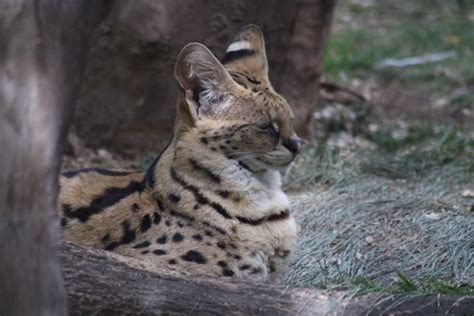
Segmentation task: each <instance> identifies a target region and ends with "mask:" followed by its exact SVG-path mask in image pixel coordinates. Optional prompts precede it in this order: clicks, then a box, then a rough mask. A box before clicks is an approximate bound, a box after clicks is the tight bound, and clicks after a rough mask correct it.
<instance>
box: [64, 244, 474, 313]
mask: <svg viewBox="0 0 474 316" xmlns="http://www.w3.org/2000/svg"><path fill="white" fill-rule="evenodd" d="M61 254H62V261H63V272H64V277H65V280H66V290H67V293H68V301H69V310H70V312H71V314H72V315H89V314H94V315H104V314H107V315H161V314H166V315H169V314H183V315H325V314H328V313H331V314H336V315H342V314H344V313H345V314H347V315H362V314H364V315H365V314H367V313H368V314H369V315H371V314H374V315H380V314H382V313H389V312H390V313H394V312H408V311H413V312H415V311H416V312H417V313H419V314H426V315H438V314H443V315H444V313H445V312H449V314H456V313H460V314H462V313H466V314H467V313H468V312H469V311H472V310H473V308H474V297H463V298H460V297H456V296H437V295H430V296H423V297H420V296H418V297H407V296H397V295H385V294H380V295H369V296H364V297H359V298H355V299H350V298H349V297H348V296H347V293H344V292H337V291H332V292H329V291H325V290H316V289H304V288H290V287H288V286H281V285H270V284H255V283H250V282H243V281H236V280H229V279H199V278H184V277H180V276H176V275H175V276H173V275H169V274H168V275H166V274H162V273H157V272H156V271H155V272H153V270H156V269H154V268H153V267H150V266H148V265H147V264H146V263H145V262H142V261H139V260H137V259H133V258H126V257H123V256H120V255H117V254H113V253H109V252H104V251H101V250H92V249H86V248H83V247H81V246H77V245H75V244H72V243H68V242H65V243H63V246H62V249H61ZM229 281H231V282H229Z"/></svg>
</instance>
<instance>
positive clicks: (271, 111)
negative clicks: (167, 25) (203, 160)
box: [175, 25, 300, 172]
mask: <svg viewBox="0 0 474 316" xmlns="http://www.w3.org/2000/svg"><path fill="white" fill-rule="evenodd" d="M175 76H176V79H177V80H178V83H179V86H180V87H181V89H182V91H183V95H182V98H181V100H180V102H179V106H178V118H177V124H176V129H175V134H176V135H177V137H178V138H179V137H182V135H183V134H187V133H193V134H195V135H196V138H194V139H196V140H198V141H199V142H200V143H201V144H202V145H205V146H207V147H208V148H209V150H212V151H215V152H220V153H222V154H223V155H225V156H226V157H228V158H230V159H235V160H238V161H239V162H240V163H241V164H242V165H244V166H245V167H247V168H248V169H250V170H251V171H254V172H255V171H263V170H267V169H283V168H285V167H287V166H288V165H289V164H290V163H291V162H292V161H293V159H294V157H295V156H296V154H297V153H298V151H299V149H300V139H299V138H298V136H297V135H296V133H295V130H294V128H293V113H292V111H291V108H290V106H289V105H288V103H287V102H286V100H285V99H284V98H283V97H282V96H281V95H280V94H278V93H277V92H276V91H275V90H274V89H273V87H272V85H271V84H270V81H269V78H268V63H267V57H266V53H265V43H264V39H263V34H262V32H261V30H260V29H259V28H258V27H257V26H255V25H249V26H246V27H245V28H244V29H243V30H242V31H241V32H240V33H239V34H238V35H237V36H236V37H235V38H234V40H233V42H232V43H231V44H230V45H229V47H228V48H227V52H226V54H225V56H224V58H223V59H222V62H220V61H219V60H218V59H217V58H216V57H215V56H214V55H213V54H212V53H211V52H210V51H209V49H207V48H206V47H205V46H204V45H202V44H198V43H191V44H189V45H187V46H185V47H184V48H183V49H182V51H181V52H180V54H179V56H178V60H177V62H176V67H175ZM180 135H181V136H180Z"/></svg>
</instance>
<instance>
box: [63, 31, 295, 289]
mask: <svg viewBox="0 0 474 316" xmlns="http://www.w3.org/2000/svg"><path fill="white" fill-rule="evenodd" d="M175 76H176V79H177V81H178V83H179V85H180V87H181V88H182V95H181V97H180V99H179V102H178V116H177V120H176V125H175V130H174V136H173V139H172V140H171V142H170V144H169V146H168V147H167V149H166V150H164V152H163V153H162V154H161V156H160V157H159V158H157V159H156V160H155V162H154V163H153V164H152V166H150V168H149V170H148V171H147V173H137V172H135V173H126V172H121V171H119V172H113V171H106V170H100V169H99V170H82V171H81V170H80V171H77V172H72V173H65V174H64V176H63V177H61V181H60V183H61V193H60V201H59V203H60V207H61V209H62V216H61V217H62V224H63V226H64V236H65V238H66V239H69V240H72V241H75V242H78V243H81V244H84V245H87V246H90V247H96V248H103V249H107V250H112V251H115V252H117V253H120V254H123V255H127V256H132V257H137V258H140V259H143V260H146V261H147V262H149V263H151V264H153V265H155V266H156V267H157V270H161V269H163V268H166V269H168V270H172V271H177V272H179V273H183V274H191V275H200V276H227V277H240V278H247V279H254V280H267V279H270V280H273V281H275V280H277V279H278V278H279V277H280V276H281V275H282V272H283V271H284V269H285V268H286V265H287V260H288V256H289V254H290V253H291V252H292V251H293V249H294V247H295V242H296V234H297V226H296V224H295V221H294V219H293V217H292V216H291V214H289V206H290V205H289V202H288V199H287V197H286V195H285V194H284V193H283V191H282V189H281V180H280V174H279V170H282V169H284V168H286V167H287V166H288V164H289V163H291V161H292V160H293V158H294V154H295V153H296V152H297V149H298V147H299V145H298V139H297V136H296V134H295V132H294V130H293V126H292V113H291V109H290V107H289V106H288V104H287V103H286V101H285V99H284V98H283V97H282V96H280V95H279V94H278V93H276V92H275V91H274V90H273V88H272V86H271V84H270V82H269V80H268V65H267V61H266V54H265V45H264V40H263V36H262V33H261V31H260V30H259V29H258V28H257V27H256V26H253V25H251V26H247V27H245V28H244V29H243V30H242V32H241V33H239V34H238V35H237V36H236V38H235V39H234V41H233V43H232V44H231V45H230V46H229V48H228V52H227V55H226V56H225V57H224V65H222V64H221V63H220V62H219V61H218V60H217V59H216V58H215V57H214V56H213V55H212V53H210V52H209V50H208V49H207V48H206V47H204V46H203V45H201V44H189V45H187V46H186V47H185V48H183V50H182V51H181V53H180V55H179V56H178V61H177V63H176V69H175Z"/></svg>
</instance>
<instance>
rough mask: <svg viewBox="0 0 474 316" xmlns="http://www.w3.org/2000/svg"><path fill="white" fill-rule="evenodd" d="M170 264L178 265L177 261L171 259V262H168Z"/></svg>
mask: <svg viewBox="0 0 474 316" xmlns="http://www.w3.org/2000/svg"><path fill="white" fill-rule="evenodd" d="M168 263H169V264H176V263H178V262H177V261H176V259H170V260H168Z"/></svg>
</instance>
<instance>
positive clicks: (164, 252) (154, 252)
mask: <svg viewBox="0 0 474 316" xmlns="http://www.w3.org/2000/svg"><path fill="white" fill-rule="evenodd" d="M153 254H154V255H157V256H163V255H166V251H164V250H162V249H156V250H153Z"/></svg>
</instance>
